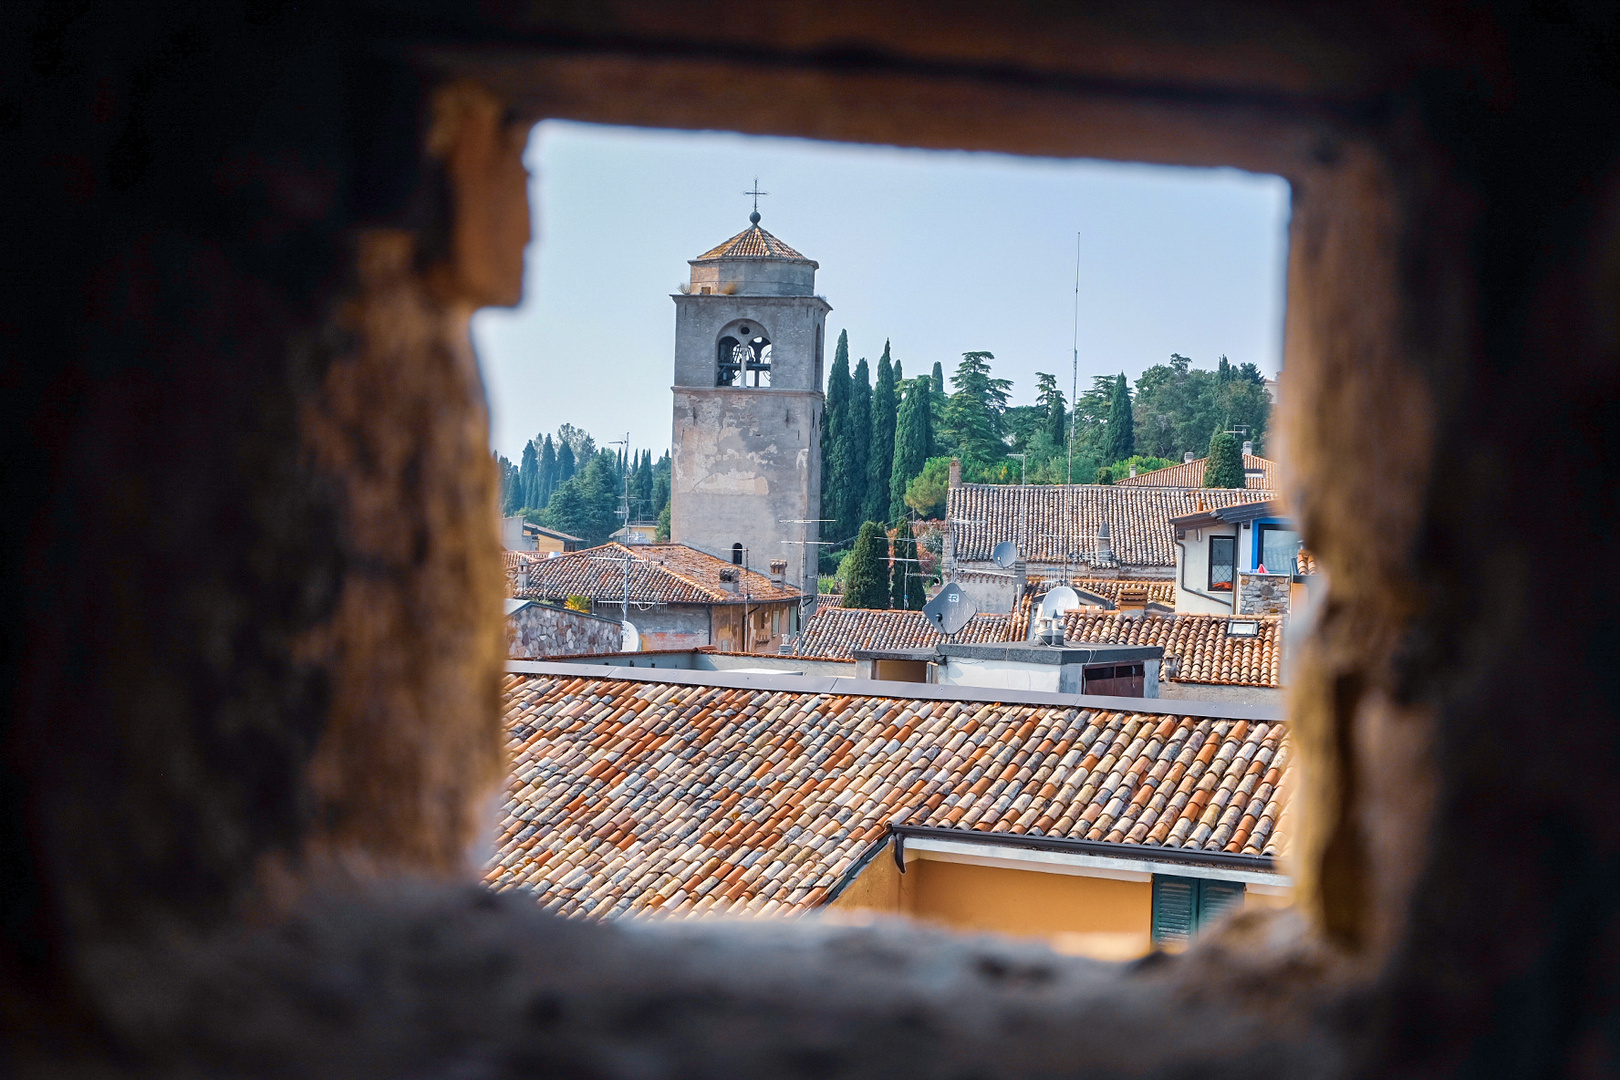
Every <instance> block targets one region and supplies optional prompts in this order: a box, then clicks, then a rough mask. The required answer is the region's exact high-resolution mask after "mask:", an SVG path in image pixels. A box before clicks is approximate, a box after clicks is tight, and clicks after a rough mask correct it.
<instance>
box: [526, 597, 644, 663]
mask: <svg viewBox="0 0 1620 1080" xmlns="http://www.w3.org/2000/svg"><path fill="white" fill-rule="evenodd" d="M506 630H507V642H508V644H507V653H506V654H507V655H508V656H510V657H511V658H512V659H514V660H543V659H545V658H546V657H548V656H586V655H593V656H594V655H597V654H600V653H612V652H619V651H621V650H622V649H623V648H624V628H623V627H622V626H620V625H619V620H617V619H609V618H601V617H597V616H594V615H587V614H585V613H584V612H582V611H570V610H568V609H567V608H560V607H553V606H551V605H550V604H541V603H537V602H531V603H528V604H525V605H524V606H523V607H521V608H519V609H518V610H517V611H514V612H513V613H512V614H510V615H508V616H507V617H506Z"/></svg>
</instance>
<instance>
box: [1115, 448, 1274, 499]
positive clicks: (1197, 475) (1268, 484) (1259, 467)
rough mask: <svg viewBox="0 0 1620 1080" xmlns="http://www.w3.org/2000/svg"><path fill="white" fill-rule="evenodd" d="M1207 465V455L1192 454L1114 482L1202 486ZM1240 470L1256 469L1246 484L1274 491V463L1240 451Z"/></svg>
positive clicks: (1159, 485)
mask: <svg viewBox="0 0 1620 1080" xmlns="http://www.w3.org/2000/svg"><path fill="white" fill-rule="evenodd" d="M1208 467H1209V458H1207V457H1201V458H1195V459H1194V460H1192V461H1184V462H1182V463H1181V464H1180V465H1170V466H1167V467H1166V468H1163V469H1154V470H1153V471H1152V472H1146V473H1137V474H1136V475H1135V476H1127V477H1126V478H1125V479H1123V480H1115V481H1114V483H1115V484H1122V485H1125V486H1127V487H1129V486H1132V485H1135V486H1143V487H1188V488H1202V487H1203V486H1204V470H1205V469H1207V468H1208ZM1243 471H1244V472H1245V473H1251V474H1252V473H1255V472H1258V473H1260V475H1259V476H1254V475H1250V476H1249V477H1248V482H1247V486H1248V487H1249V488H1250V489H1251V490H1254V491H1275V490H1276V489H1277V463H1276V462H1275V461H1268V460H1266V459H1265V458H1263V457H1257V456H1255V455H1254V454H1244V455H1243Z"/></svg>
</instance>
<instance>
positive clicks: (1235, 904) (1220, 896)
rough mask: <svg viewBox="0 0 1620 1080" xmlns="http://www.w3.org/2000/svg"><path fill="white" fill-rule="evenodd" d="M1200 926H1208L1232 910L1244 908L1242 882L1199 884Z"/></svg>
mask: <svg viewBox="0 0 1620 1080" xmlns="http://www.w3.org/2000/svg"><path fill="white" fill-rule="evenodd" d="M1198 887H1199V888H1198V892H1199V896H1198V925H1199V926H1200V927H1204V926H1208V925H1209V924H1210V923H1212V922H1214V921H1215V920H1216V919H1218V918H1220V917H1221V916H1222V915H1224V914H1225V913H1226V912H1227V911H1228V910H1230V909H1232V908H1241V907H1242V906H1243V890H1244V885H1243V883H1242V882H1240V881H1211V880H1210V879H1208V878H1205V879H1204V880H1202V881H1200V882H1199V883H1198Z"/></svg>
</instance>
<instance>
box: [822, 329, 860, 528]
mask: <svg viewBox="0 0 1620 1080" xmlns="http://www.w3.org/2000/svg"><path fill="white" fill-rule="evenodd" d="M850 382H851V380H850V377H849V331H847V330H841V331H839V333H838V348H837V350H836V351H835V352H834V353H833V363H832V371H830V372H829V373H828V374H827V410H826V412H825V413H823V414H822V439H821V514H820V516H821V517H824V518H831V519H832V535H833V537H834V538H835V542H842V541H843V540H844V539H845V538H846V537H848V536H849V534H850V533H852V532H854V530H855V525H854V523H852V522H851V521H850V518H851V517H852V516H853V515H852V514H851V513H850V512H849V510H848V506H849V501H848V494H847V492H848V485H847V484H846V483H845V482H844V480H845V477H844V476H843V475H842V472H841V470H842V468H843V463H844V462H845V461H846V460H847V457H848V455H847V454H846V453H845V452H844V450H843V443H844V441H845V440H846V439H847V438H848V431H849V396H850V390H851V387H850Z"/></svg>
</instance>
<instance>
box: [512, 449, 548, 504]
mask: <svg viewBox="0 0 1620 1080" xmlns="http://www.w3.org/2000/svg"><path fill="white" fill-rule="evenodd" d="M522 461H523V463H522V464H521V465H519V466H518V501H519V502H521V503H522V504H523V505H522V506H521V507H519V509H525V508H531V507H532V508H533V509H536V510H538V509H540V507H541V506H542V505H544V504H543V503H541V502H540V455H538V454H536V453H535V451H534V440H533V439H530V440H529V441H528V443H527V444H526V445H525V446H524V447H523V458H522Z"/></svg>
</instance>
